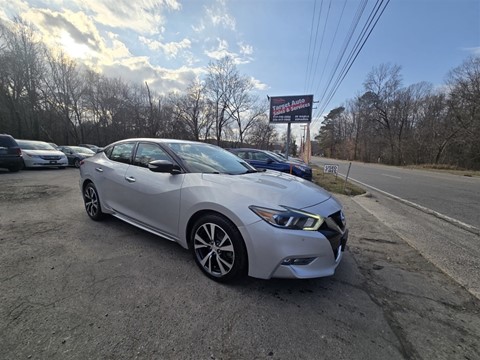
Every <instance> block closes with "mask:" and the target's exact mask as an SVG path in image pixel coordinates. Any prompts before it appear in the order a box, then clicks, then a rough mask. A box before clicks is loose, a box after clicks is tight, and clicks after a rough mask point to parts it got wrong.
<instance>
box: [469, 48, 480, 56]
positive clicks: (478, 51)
mask: <svg viewBox="0 0 480 360" xmlns="http://www.w3.org/2000/svg"><path fill="white" fill-rule="evenodd" d="M467 51H469V52H470V53H472V54H473V55H480V47H472V48H467Z"/></svg>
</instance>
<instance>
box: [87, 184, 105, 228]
mask: <svg viewBox="0 0 480 360" xmlns="http://www.w3.org/2000/svg"><path fill="white" fill-rule="evenodd" d="M83 201H84V203H85V210H86V211H87V214H88V216H90V218H91V219H92V220H95V221H98V220H101V219H102V218H103V217H104V213H103V212H102V208H101V205H100V198H99V197H98V192H97V189H96V187H95V185H93V184H92V183H88V184H87V185H86V186H85V188H84V190H83Z"/></svg>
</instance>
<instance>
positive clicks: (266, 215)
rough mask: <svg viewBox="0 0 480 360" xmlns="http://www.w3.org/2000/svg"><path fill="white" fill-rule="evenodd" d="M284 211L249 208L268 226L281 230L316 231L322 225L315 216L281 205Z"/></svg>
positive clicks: (318, 217) (320, 220) (317, 216)
mask: <svg viewBox="0 0 480 360" xmlns="http://www.w3.org/2000/svg"><path fill="white" fill-rule="evenodd" d="M281 207H282V208H284V210H275V209H269V208H264V207H259V206H253V205H252V206H250V207H249V208H250V210H252V211H253V212H254V213H255V214H257V215H258V216H259V217H260V218H262V219H263V220H265V221H266V222H268V223H269V224H270V225H273V226H275V227H279V228H283V229H293V230H306V231H317V230H318V229H319V228H320V226H321V225H322V224H323V221H324V219H323V218H322V217H321V216H320V215H317V214H311V213H308V212H306V211H302V210H297V209H293V208H291V207H288V206H284V205H281Z"/></svg>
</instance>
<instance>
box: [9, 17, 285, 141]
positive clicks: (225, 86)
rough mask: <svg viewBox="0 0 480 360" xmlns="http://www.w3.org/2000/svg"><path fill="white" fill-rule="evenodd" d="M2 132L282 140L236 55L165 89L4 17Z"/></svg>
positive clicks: (47, 137)
mask: <svg viewBox="0 0 480 360" xmlns="http://www.w3.org/2000/svg"><path fill="white" fill-rule="evenodd" d="M0 64H1V67H0V132H5V133H9V134H11V135H12V136H14V137H15V138H23V139H37V140H44V141H49V142H55V143H57V144H65V145H71V144H79V143H93V144H97V145H102V146H104V145H107V144H109V143H111V142H113V141H116V140H120V139H124V138H130V137H164V138H176V139H190V140H200V141H210V142H215V143H216V144H218V145H225V144H228V145H233V146H238V145H240V146H241V145H242V144H244V143H249V144H251V145H252V146H256V147H258V148H268V147H270V146H271V145H272V144H273V143H275V142H276V141H277V137H278V134H277V132H276V131H275V128H274V127H273V126H271V125H270V124H269V123H268V118H267V112H268V104H267V102H266V101H260V99H259V98H258V97H257V96H255V95H254V91H253V83H252V81H251V79H250V78H248V77H246V76H243V75H242V74H240V73H239V71H238V69H237V67H236V64H235V62H234V60H233V59H232V58H230V57H225V58H223V59H221V60H218V61H216V62H212V63H210V64H209V66H208V67H207V69H206V73H205V76H204V78H203V79H195V80H192V81H191V83H190V84H189V86H188V87H187V89H186V90H185V91H184V92H183V93H181V94H179V93H171V94H167V95H159V94H157V93H156V92H155V91H154V90H153V89H151V88H150V86H149V84H148V83H147V82H145V83H143V84H141V83H140V84H132V83H128V82H126V81H123V80H122V79H121V78H109V77H106V76H103V75H101V74H99V73H97V72H95V71H93V70H91V69H88V68H86V67H85V66H83V65H81V64H80V63H77V62H76V61H75V60H73V59H71V58H69V57H68V56H66V55H65V54H64V53H61V52H56V51H54V50H52V49H48V48H47V47H46V46H45V45H44V43H42V41H40V40H39V39H37V38H36V36H35V33H34V31H33V29H32V28H31V27H30V26H28V25H27V24H25V23H23V22H22V21H21V20H20V19H15V21H14V22H13V23H12V24H11V25H8V26H7V25H6V24H0Z"/></svg>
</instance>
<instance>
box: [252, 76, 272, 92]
mask: <svg viewBox="0 0 480 360" xmlns="http://www.w3.org/2000/svg"><path fill="white" fill-rule="evenodd" d="M250 81H251V82H252V84H253V88H254V89H256V90H260V91H264V90H267V89H268V86H267V84H264V83H262V82H261V81H260V80H258V79H255V78H253V77H251V78H250Z"/></svg>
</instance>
